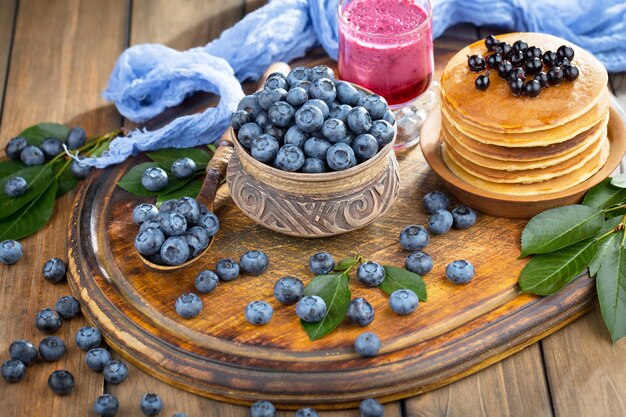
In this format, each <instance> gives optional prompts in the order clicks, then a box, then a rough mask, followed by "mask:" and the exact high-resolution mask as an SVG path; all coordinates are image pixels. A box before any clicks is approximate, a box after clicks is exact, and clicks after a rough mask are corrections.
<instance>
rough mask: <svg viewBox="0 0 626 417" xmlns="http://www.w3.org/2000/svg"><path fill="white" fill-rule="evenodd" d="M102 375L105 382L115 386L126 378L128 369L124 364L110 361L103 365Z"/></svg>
mask: <svg viewBox="0 0 626 417" xmlns="http://www.w3.org/2000/svg"><path fill="white" fill-rule="evenodd" d="M102 374H103V375H104V379H105V381H106V382H108V383H110V384H114V385H117V384H120V383H122V382H124V380H125V379H126V378H128V367H127V366H126V364H125V363H124V362H120V361H116V360H110V361H108V362H107V363H106V364H105V365H104V369H102Z"/></svg>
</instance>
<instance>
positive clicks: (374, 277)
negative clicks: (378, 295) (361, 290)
mask: <svg viewBox="0 0 626 417" xmlns="http://www.w3.org/2000/svg"><path fill="white" fill-rule="evenodd" d="M356 278H357V279H358V280H359V282H360V283H361V284H363V285H366V286H368V287H376V286H378V285H380V283H381V282H383V281H384V280H385V268H383V267H382V265H380V264H379V263H377V262H373V261H367V262H365V263H364V264H361V266H359V269H358V270H357V272H356Z"/></svg>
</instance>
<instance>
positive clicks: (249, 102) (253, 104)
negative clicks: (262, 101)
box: [237, 94, 262, 117]
mask: <svg viewBox="0 0 626 417" xmlns="http://www.w3.org/2000/svg"><path fill="white" fill-rule="evenodd" d="M237 110H245V111H247V112H248V113H250V114H251V115H252V117H257V116H258V115H259V113H261V111H262V110H261V106H259V100H258V99H257V97H256V96H255V95H254V94H251V95H249V96H245V97H244V98H242V99H241V101H240V102H239V105H238V106H237Z"/></svg>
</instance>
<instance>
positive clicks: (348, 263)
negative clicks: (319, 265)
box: [333, 258, 359, 272]
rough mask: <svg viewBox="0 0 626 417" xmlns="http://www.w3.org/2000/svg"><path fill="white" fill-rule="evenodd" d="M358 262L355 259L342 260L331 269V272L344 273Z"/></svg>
mask: <svg viewBox="0 0 626 417" xmlns="http://www.w3.org/2000/svg"><path fill="white" fill-rule="evenodd" d="M358 262H359V260H358V259H357V258H344V259H342V260H340V261H339V263H338V264H337V265H335V267H334V268H333V271H338V272H341V271H346V270H348V269H350V268H352V267H353V266H354V265H356V264H357V263H358Z"/></svg>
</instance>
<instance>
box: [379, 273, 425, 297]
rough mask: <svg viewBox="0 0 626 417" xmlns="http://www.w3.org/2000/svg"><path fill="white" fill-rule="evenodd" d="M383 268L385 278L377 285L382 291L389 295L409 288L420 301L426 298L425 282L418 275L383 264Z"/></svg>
mask: <svg viewBox="0 0 626 417" xmlns="http://www.w3.org/2000/svg"><path fill="white" fill-rule="evenodd" d="M384 268H385V279H384V280H383V282H381V283H380V285H379V286H378V288H380V289H381V290H382V291H383V292H384V293H386V294H388V295H391V293H393V292H394V291H396V290H402V289H409V290H411V291H413V292H414V293H415V294H417V298H419V300H420V301H426V300H427V298H428V296H427V294H426V284H425V283H424V280H423V279H422V277H421V276H420V275H418V274H416V273H414V272H411V271H407V270H406V269H403V268H396V267H395V266H388V265H385V266H384Z"/></svg>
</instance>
